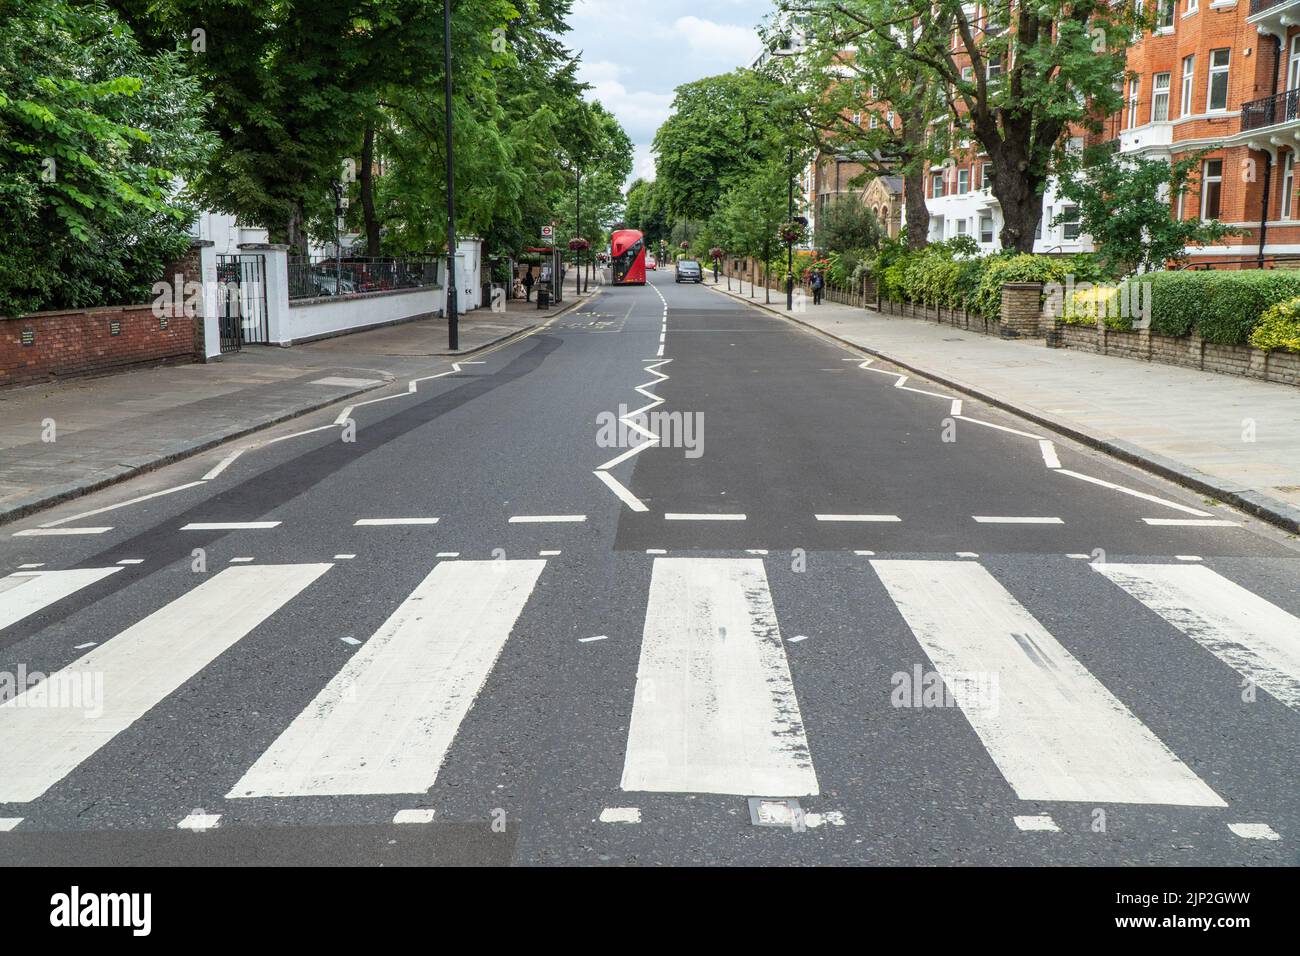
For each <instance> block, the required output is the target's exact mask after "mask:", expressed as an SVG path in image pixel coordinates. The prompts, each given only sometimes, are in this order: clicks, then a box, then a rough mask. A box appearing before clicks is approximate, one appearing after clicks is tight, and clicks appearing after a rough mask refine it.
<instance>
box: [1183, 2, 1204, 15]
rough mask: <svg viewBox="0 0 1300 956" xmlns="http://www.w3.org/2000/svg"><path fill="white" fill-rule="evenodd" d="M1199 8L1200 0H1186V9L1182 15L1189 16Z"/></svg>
mask: <svg viewBox="0 0 1300 956" xmlns="http://www.w3.org/2000/svg"><path fill="white" fill-rule="evenodd" d="M1199 9H1201V0H1187V10H1186V11H1185V12H1184V13H1183V16H1185V17H1187V16H1191V15H1192V14H1193V13H1195V12H1196V11H1197V10H1199Z"/></svg>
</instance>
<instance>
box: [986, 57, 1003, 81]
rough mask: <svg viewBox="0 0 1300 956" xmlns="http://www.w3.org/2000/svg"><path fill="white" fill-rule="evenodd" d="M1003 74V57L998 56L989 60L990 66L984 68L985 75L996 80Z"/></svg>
mask: <svg viewBox="0 0 1300 956" xmlns="http://www.w3.org/2000/svg"><path fill="white" fill-rule="evenodd" d="M1001 75H1002V57H1000V56H999V57H996V58H994V59H992V60H990V61H989V63H988V66H986V67H985V68H984V76H985V78H986V79H989V80H996V79H997V78H998V77H999V76H1001Z"/></svg>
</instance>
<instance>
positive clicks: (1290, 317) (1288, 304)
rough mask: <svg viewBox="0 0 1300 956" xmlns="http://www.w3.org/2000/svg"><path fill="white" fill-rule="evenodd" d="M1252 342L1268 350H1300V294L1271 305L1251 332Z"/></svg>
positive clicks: (1257, 346) (1258, 347) (1259, 347)
mask: <svg viewBox="0 0 1300 956" xmlns="http://www.w3.org/2000/svg"><path fill="white" fill-rule="evenodd" d="M1250 344H1251V345H1253V346H1255V348H1257V349H1263V350H1264V351H1266V352H1267V351H1269V350H1270V349H1285V350H1286V351H1288V352H1300V296H1297V297H1296V298H1294V299H1287V300H1285V301H1283V302H1278V303H1277V304H1276V305H1273V306H1271V307H1270V308H1269V309H1268V310H1267V311H1266V312H1265V313H1264V314H1263V316H1261V317H1260V320H1259V325H1257V326H1256V327H1255V331H1254V332H1252V333H1251V334H1250Z"/></svg>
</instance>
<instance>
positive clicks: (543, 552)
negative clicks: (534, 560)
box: [537, 551, 561, 558]
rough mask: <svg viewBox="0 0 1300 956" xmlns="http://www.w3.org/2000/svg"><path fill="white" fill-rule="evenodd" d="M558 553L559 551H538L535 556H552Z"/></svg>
mask: <svg viewBox="0 0 1300 956" xmlns="http://www.w3.org/2000/svg"><path fill="white" fill-rule="evenodd" d="M560 553H561V552H559V551H538V552H537V556H538V557H539V558H553V557H555V556H556V555H558V554H560Z"/></svg>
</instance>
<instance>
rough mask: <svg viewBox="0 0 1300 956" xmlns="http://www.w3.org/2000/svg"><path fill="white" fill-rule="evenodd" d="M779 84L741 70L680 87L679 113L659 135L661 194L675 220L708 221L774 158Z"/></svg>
mask: <svg viewBox="0 0 1300 956" xmlns="http://www.w3.org/2000/svg"><path fill="white" fill-rule="evenodd" d="M782 96H783V91H782V89H781V87H780V85H779V84H777V83H775V82H773V80H772V79H771V78H770V77H768V76H766V75H764V74H762V73H759V72H755V71H753V70H735V71H733V72H731V73H725V74H723V75H721V76H710V77H706V78H704V79H702V80H696V81H695V82H693V83H686V84H684V85H682V86H679V87H677V89H676V91H675V96H674V97H673V113H672V115H671V116H669V117H668V119H667V120H665V121H664V123H663V125H662V126H660V127H659V129H658V130H657V131H656V133H655V138H654V147H653V149H654V154H655V169H656V179H655V182H656V184H657V186H656V188H657V189H658V190H659V191H660V193H661V198H662V201H663V203H664V205H665V207H666V208H667V209H668V211H669V212H670V214H671V215H673V216H674V217H685V218H688V219H706V218H708V216H710V215H711V214H712V213H713V211H714V209H715V207H716V206H717V204H718V200H719V199H720V198H721V196H722V193H723V192H724V191H725V190H726V187H727V185H728V184H729V183H730V182H731V181H733V180H735V179H737V178H739V177H741V176H744V175H745V174H746V173H748V172H749V171H750V170H752V169H753V168H754V167H755V166H756V165H757V164H759V163H760V162H763V161H764V160H766V159H768V158H770V156H771V155H772V154H773V144H774V139H775V137H776V136H779V135H783V134H784V133H786V132H788V130H782V129H781V128H780V127H781V124H782V123H784V124H785V125H787V126H788V125H789V124H790V120H789V118H788V117H785V116H783V114H782V113H781V111H780V110H779V109H778V108H777V106H776V101H777V100H778V99H779V98H781V97H782Z"/></svg>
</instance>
